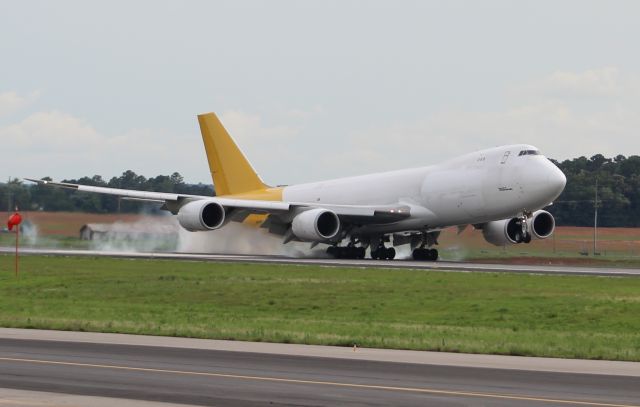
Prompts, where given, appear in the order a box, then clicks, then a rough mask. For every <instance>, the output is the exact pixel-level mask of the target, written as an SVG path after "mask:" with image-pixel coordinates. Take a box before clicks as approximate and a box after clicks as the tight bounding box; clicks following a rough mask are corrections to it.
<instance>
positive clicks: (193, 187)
mask: <svg viewBox="0 0 640 407" xmlns="http://www.w3.org/2000/svg"><path fill="white" fill-rule="evenodd" d="M42 179H45V180H48V181H51V178H49V177H44V178H42ZM62 182H68V183H71V184H82V185H91V186H98V187H109V188H121V189H137V190H142V191H157V192H171V193H178V194H188V195H204V196H213V195H214V189H213V185H207V184H187V183H185V182H184V178H183V177H182V175H180V174H179V173H177V172H174V173H173V174H171V175H158V176H156V177H151V178H146V177H144V176H142V175H138V174H136V173H135V172H133V171H131V170H128V171H125V172H123V173H122V175H121V176H119V177H113V178H111V179H110V180H109V181H105V180H104V179H103V178H102V177H101V176H100V175H94V176H92V177H82V178H79V179H68V180H63V181H62ZM16 205H17V206H18V208H20V209H21V210H35V211H51V212H59V211H65V212H91V213H117V212H122V213H137V212H140V211H141V210H145V211H149V212H154V211H158V210H159V205H156V204H148V203H142V202H139V201H138V202H136V201H127V200H125V199H118V197H116V196H112V195H102V194H91V193H78V192H75V191H73V190H69V189H62V188H51V187H46V186H42V185H36V184H31V183H29V182H26V183H23V182H22V181H20V180H18V179H12V180H10V181H9V182H7V183H5V184H0V210H4V211H7V208H9V209H8V210H9V211H11V210H13V208H14V207H15V206H16Z"/></svg>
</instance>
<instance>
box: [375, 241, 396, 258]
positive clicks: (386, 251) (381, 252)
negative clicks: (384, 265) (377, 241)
mask: <svg viewBox="0 0 640 407" xmlns="http://www.w3.org/2000/svg"><path fill="white" fill-rule="evenodd" d="M394 257H396V249H394V248H393V247H385V246H384V245H383V244H381V245H380V246H378V248H377V249H375V250H373V249H372V250H371V258H372V259H375V260H393V259H394Z"/></svg>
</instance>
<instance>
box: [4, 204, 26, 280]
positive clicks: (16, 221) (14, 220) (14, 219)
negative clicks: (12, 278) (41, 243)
mask: <svg viewBox="0 0 640 407" xmlns="http://www.w3.org/2000/svg"><path fill="white" fill-rule="evenodd" d="M20 223H22V216H20V214H19V213H18V212H16V213H14V214H13V215H11V216H9V221H8V222H7V227H8V228H9V230H13V228H14V226H15V227H16V277H18V245H19V242H20Z"/></svg>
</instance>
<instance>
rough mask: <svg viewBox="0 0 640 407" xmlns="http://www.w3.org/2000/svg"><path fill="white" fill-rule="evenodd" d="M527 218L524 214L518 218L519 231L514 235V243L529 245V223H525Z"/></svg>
mask: <svg viewBox="0 0 640 407" xmlns="http://www.w3.org/2000/svg"><path fill="white" fill-rule="evenodd" d="M527 219H528V216H527V215H526V214H524V215H522V216H521V217H520V227H521V229H520V230H518V231H516V233H515V236H514V237H515V239H514V240H515V241H516V243H531V232H530V231H529V222H527Z"/></svg>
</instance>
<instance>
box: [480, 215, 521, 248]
mask: <svg viewBox="0 0 640 407" xmlns="http://www.w3.org/2000/svg"><path fill="white" fill-rule="evenodd" d="M482 236H484V240H486V241H487V242H489V243H491V244H494V245H496V246H504V245H506V244H516V243H521V242H522V239H523V236H522V224H521V223H520V219H518V218H511V219H502V220H494V221H491V222H487V223H485V224H484V225H483V226H482Z"/></svg>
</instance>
